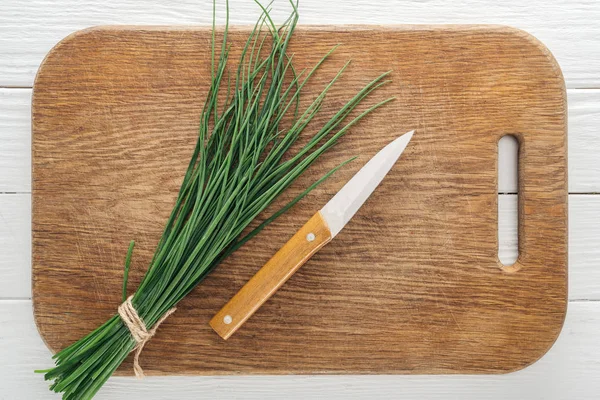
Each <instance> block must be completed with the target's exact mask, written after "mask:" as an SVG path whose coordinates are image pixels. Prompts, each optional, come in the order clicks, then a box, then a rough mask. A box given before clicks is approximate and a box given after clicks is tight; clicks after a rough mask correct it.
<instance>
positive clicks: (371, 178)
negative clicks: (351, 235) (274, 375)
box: [209, 131, 414, 340]
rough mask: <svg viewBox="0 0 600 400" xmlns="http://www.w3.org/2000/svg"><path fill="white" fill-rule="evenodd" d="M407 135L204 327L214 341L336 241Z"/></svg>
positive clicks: (397, 154)
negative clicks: (208, 329) (212, 335)
mask: <svg viewBox="0 0 600 400" xmlns="http://www.w3.org/2000/svg"><path fill="white" fill-rule="evenodd" d="M413 133H414V131H410V132H408V133H405V134H404V135H402V136H400V137H398V138H396V139H395V140H394V141H392V142H391V143H389V144H388V145H386V146H385V147H384V148H383V149H381V150H380V151H379V152H378V153H377V154H375V155H374V156H373V157H372V158H371V159H370V160H369V161H368V162H367V163H366V164H365V165H364V166H363V167H362V168H361V169H360V170H359V171H358V172H357V173H356V174H355V175H354V176H353V177H352V178H351V179H350V180H349V181H348V182H347V183H346V184H345V185H344V187H342V188H341V189H340V191H339V192H337V193H336V194H335V195H334V196H333V198H332V199H331V200H329V202H328V203H327V204H325V206H324V207H323V208H322V209H321V210H320V211H318V212H317V213H316V214H315V215H313V216H312V217H311V218H310V219H309V220H308V222H307V223H306V224H305V225H304V226H303V227H302V228H300V230H299V231H298V232H296V233H295V234H294V236H292V238H291V239H290V240H289V241H288V242H287V243H286V244H285V245H283V247H282V248H281V249H279V251H278V252H277V253H275V255H274V256H273V257H272V258H271V259H270V260H269V261H268V262H267V263H266V264H265V265H264V266H263V267H262V268H261V269H260V270H259V271H258V272H257V273H256V275H254V276H253V277H252V278H251V279H250V280H249V281H248V282H247V283H246V284H245V285H244V286H243V287H242V288H241V289H240V291H239V292H238V293H237V294H236V295H235V296H233V297H232V298H231V300H229V302H227V304H225V306H224V307H223V308H222V309H221V310H220V311H219V312H218V313H217V314H215V316H214V317H213V318H212V319H211V320H210V322H209V325H210V326H211V327H212V328H213V329H214V330H215V332H216V333H217V334H218V335H219V336H221V337H222V338H223V339H225V340H227V339H228V338H229V337H230V336H231V335H232V334H233V333H235V331H237V330H238V329H239V328H240V327H241V326H242V325H243V324H244V322H246V321H247V320H248V318H250V317H251V316H252V314H254V312H256V310H258V309H259V308H260V306H261V305H263V304H264V303H265V302H266V301H267V300H268V299H269V298H270V297H271V296H272V295H273V294H274V293H275V292H276V291H277V289H279V288H280V287H281V286H282V285H283V284H284V283H285V282H286V281H287V280H288V279H289V278H290V277H291V276H292V275H293V274H294V273H295V272H296V271H297V270H298V269H299V268H300V267H301V266H302V265H303V264H304V263H305V262H306V261H307V260H308V259H309V258H310V257H312V255H313V254H315V253H316V252H317V251H319V249H321V248H322V247H323V246H325V245H326V244H327V243H329V242H330V241H331V239H333V238H334V237H335V236H337V234H338V233H339V232H340V231H341V230H342V229H343V228H344V226H346V224H347V223H348V222H349V221H350V220H351V219H352V217H353V216H354V214H356V212H357V211H358V209H360V207H361V206H362V205H363V204H364V203H365V201H366V200H367V199H368V198H369V196H370V195H371V193H373V191H374V190H375V189H376V188H377V186H379V184H380V183H381V181H382V180H383V178H384V177H385V176H386V175H387V174H388V172H389V171H390V170H391V169H392V167H393V166H394V164H395V163H396V161H397V160H398V158H400V155H401V154H402V152H404V149H405V148H406V146H407V145H408V143H409V142H410V140H411V138H412V136H413Z"/></svg>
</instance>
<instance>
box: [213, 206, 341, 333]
mask: <svg viewBox="0 0 600 400" xmlns="http://www.w3.org/2000/svg"><path fill="white" fill-rule="evenodd" d="M308 235H312V237H311V238H310V239H309V238H308ZM330 240H331V232H330V231H329V228H328V226H327V223H326V222H325V220H324V219H323V217H322V216H321V213H320V212H317V213H316V214H315V215H313V216H312V217H311V218H310V219H309V220H308V222H307V223H306V224H304V225H303V226H302V228H300V229H299V230H298V232H296V233H295V234H294V236H292V238H291V239H290V240H288V241H287V242H286V243H285V244H284V245H283V246H282V247H281V248H280V249H279V250H277V253H275V255H274V256H273V257H271V259H270V260H269V261H267V263H266V264H265V265H264V266H263V267H262V268H261V269H260V270H258V272H257V273H256V275H254V276H253V277H252V278H250V280H249V281H248V282H246V284H244V286H243V287H242V288H241V289H240V291H239V292H237V293H236V294H235V295H234V296H233V297H232V298H231V300H229V301H228V302H227V304H225V306H223V308H221V309H220V310H219V312H218V313H216V314H215V316H214V317H213V318H212V319H211V320H210V322H209V325H210V326H211V328H213V329H214V330H215V332H217V334H218V335H219V336H221V337H222V338H223V339H225V340H227V339H229V337H230V336H231V335H233V334H234V333H235V331H237V330H238V329H239V328H240V327H241V326H242V325H243V324H244V322H246V321H247V320H248V318H250V317H251V316H252V315H253V314H254V313H255V312H256V310H258V309H259V308H260V306H262V305H263V304H264V303H265V302H266V301H267V300H268V299H269V298H271V296H273V294H275V292H276V291H277V290H278V289H279V288H280V287H281V286H282V285H283V284H284V283H286V282H287V281H288V279H290V278H291V277H292V275H293V274H294V273H296V271H298V269H299V268H300V267H301V266H303V265H304V264H305V263H306V262H307V261H308V259H309V258H310V257H312V256H313V255H314V254H315V253H316V252H317V251H319V249H320V248H321V247H323V246H325V245H326V244H327V243H329V241H330ZM226 318H227V319H228V320H229V321H227V320H226Z"/></svg>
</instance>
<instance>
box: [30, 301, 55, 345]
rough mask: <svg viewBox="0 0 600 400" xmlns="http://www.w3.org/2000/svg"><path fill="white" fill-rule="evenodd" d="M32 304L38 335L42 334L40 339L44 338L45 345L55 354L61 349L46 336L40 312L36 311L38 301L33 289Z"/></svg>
mask: <svg viewBox="0 0 600 400" xmlns="http://www.w3.org/2000/svg"><path fill="white" fill-rule="evenodd" d="M31 304H32V307H31V312H32V313H33V323H34V324H35V329H36V330H37V332H38V335H40V339H42V342H44V345H45V346H46V348H47V349H48V350H49V351H50V353H52V355H54V354H56V353H57V352H58V351H59V349H57V348H55V347H54V346H52V344H51V343H50V341H49V340H48V338H47V337H46V333H45V332H44V325H43V323H42V321H41V320H40V314H39V313H38V312H36V304H37V301H36V296H35V291H33V294H32V296H31Z"/></svg>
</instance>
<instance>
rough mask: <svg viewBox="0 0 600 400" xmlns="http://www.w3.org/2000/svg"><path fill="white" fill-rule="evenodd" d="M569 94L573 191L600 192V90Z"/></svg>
mask: <svg viewBox="0 0 600 400" xmlns="http://www.w3.org/2000/svg"><path fill="white" fill-rule="evenodd" d="M598 4H600V2H598ZM598 25H600V24H598ZM598 48H600V43H599V45H598ZM567 94H568V103H569V144H568V146H569V192H571V193H574V192H576V193H598V192H600V91H598V90H569V91H567Z"/></svg>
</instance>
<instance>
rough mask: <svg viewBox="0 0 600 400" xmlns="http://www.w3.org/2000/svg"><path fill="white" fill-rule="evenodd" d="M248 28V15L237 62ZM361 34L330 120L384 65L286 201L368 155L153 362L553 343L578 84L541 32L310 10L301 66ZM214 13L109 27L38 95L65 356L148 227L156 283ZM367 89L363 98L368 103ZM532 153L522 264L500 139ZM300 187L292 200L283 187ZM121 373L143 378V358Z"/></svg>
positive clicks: (273, 238)
mask: <svg viewBox="0 0 600 400" xmlns="http://www.w3.org/2000/svg"><path fill="white" fill-rule="evenodd" d="M247 34H248V29H247V28H238V29H234V30H233V32H231V35H230V38H231V43H232V50H231V51H232V55H231V60H237V55H238V54H239V50H240V46H241V42H242V40H243V39H244V38H245V37H246V36H247ZM337 43H343V45H342V46H341V47H340V48H339V49H338V50H337V51H336V52H335V54H334V56H333V57H332V58H331V60H329V61H327V62H326V63H325V65H323V67H322V68H321V70H320V71H319V72H318V74H317V76H316V77H315V79H314V80H313V82H312V83H311V85H310V86H309V87H308V89H307V92H306V95H305V99H306V101H308V100H310V99H312V98H313V97H314V95H315V93H317V91H318V90H320V88H322V87H323V85H324V84H325V83H326V82H328V80H329V79H331V78H332V77H333V75H334V74H335V72H336V71H337V70H338V68H340V67H341V66H342V65H343V63H344V62H345V61H346V60H347V59H350V58H352V59H353V62H352V64H351V66H350V67H349V69H348V70H347V73H346V74H345V75H344V77H343V78H342V79H341V81H340V82H339V84H337V85H336V86H335V88H334V89H332V91H331V93H330V95H329V96H328V98H327V101H326V103H325V106H324V108H323V111H322V113H321V115H322V116H321V117H320V118H317V121H316V123H315V124H313V125H311V126H310V127H309V131H314V129H315V128H316V127H317V126H319V124H323V123H324V121H325V120H326V118H328V117H329V116H331V115H332V113H333V112H334V110H336V109H337V108H338V107H340V106H341V104H342V103H343V102H344V101H345V100H347V99H349V98H350V97H351V96H352V94H353V93H354V92H356V91H357V90H358V88H359V87H361V86H362V85H364V84H365V83H367V82H368V81H369V80H371V79H372V78H374V77H375V76H377V75H378V74H380V73H381V72H383V71H387V70H393V71H394V72H393V74H392V78H393V83H392V84H390V85H388V86H386V87H385V88H383V89H382V90H380V91H379V92H377V93H376V94H375V95H373V96H371V97H370V98H369V99H368V100H367V103H368V104H373V103H374V102H375V101H378V100H381V99H383V98H386V97H388V96H396V97H397V100H396V101H395V102H393V103H391V104H389V105H388V106H386V107H385V108H382V109H380V110H379V111H377V112H375V113H374V114H372V115H370V116H369V117H368V118H366V119H365V120H363V121H362V122H361V123H360V124H359V125H358V126H356V127H355V128H353V129H352V132H351V133H350V134H349V135H348V136H346V137H345V138H344V139H343V140H342V141H341V143H340V144H339V146H337V147H336V148H335V150H334V151H333V152H331V153H329V154H327V155H326V156H325V157H324V158H323V160H322V161H321V162H319V163H318V165H317V166H316V167H315V168H313V169H311V170H310V172H309V173H308V174H307V175H306V176H303V177H302V178H301V179H300V180H299V181H298V182H297V183H296V184H295V185H294V186H293V189H291V190H290V191H289V192H288V193H286V195H285V196H284V197H286V199H283V200H282V201H285V200H287V199H289V198H291V197H292V196H293V195H295V194H297V193H298V192H299V191H300V189H301V188H303V187H305V186H306V185H307V184H309V182H312V181H314V180H315V179H316V178H317V177H318V176H321V175H322V174H323V173H324V172H325V171H326V170H328V169H330V168H331V167H333V166H334V165H337V164H338V163H339V162H341V161H342V160H345V159H347V158H348V157H349V156H352V155H359V158H358V160H357V161H355V162H354V163H352V164H351V165H349V166H347V167H346V168H344V169H343V170H342V171H340V172H339V173H337V174H336V175H335V176H334V177H333V178H332V179H330V180H329V181H327V182H326V183H325V184H324V185H322V186H321V187H320V188H319V189H317V190H315V192H314V193H313V194H311V195H310V196H309V197H308V198H306V199H305V200H304V201H303V202H302V203H301V204H300V205H298V206H296V207H295V208H294V209H293V210H292V211H291V212H289V213H288V214H287V215H285V216H284V217H282V218H280V219H279V220H278V221H276V222H275V223H273V224H272V225H271V226H270V227H269V228H268V229H266V230H265V231H264V232H263V233H261V234H260V235H259V236H258V237H256V238H255V239H253V240H252V242H251V243H249V244H248V245H246V246H245V247H244V248H242V249H241V250H239V251H238V252H237V253H236V254H234V255H233V256H232V257H230V258H229V259H228V260H227V261H226V262H224V263H223V264H222V265H221V266H219V267H218V268H217V270H216V271H215V272H214V273H213V274H212V275H211V276H210V277H209V278H208V279H206V280H205V281H204V282H203V283H202V284H201V285H200V286H199V287H198V288H197V289H196V290H195V291H194V292H193V293H191V294H190V295H189V296H188V297H187V298H186V299H185V300H184V301H182V302H181V304H180V306H179V309H178V311H177V312H176V313H175V314H174V315H173V316H172V317H170V318H169V319H168V320H167V322H165V323H164V325H162V326H161V327H160V329H159V331H158V334H157V335H156V337H154V338H153V339H152V340H151V342H150V343H149V344H148V345H147V346H146V348H145V349H144V352H143V354H142V359H141V361H142V366H143V367H144V369H145V371H146V373H148V374H155V375H163V374H177V375H181V374H288V373H301V374H304V373H369V374H370V373H427V374H430V373H431V374H433V373H502V372H508V371H513V370H517V369H520V368H522V367H525V366H527V365H528V364H530V363H532V362H533V361H535V360H537V359H538V358H539V357H540V356H542V355H543V354H544V353H545V352H546V351H547V350H548V348H549V347H550V346H551V345H552V343H553V342H554V341H555V339H556V337H557V335H558V334H559V332H560V330H561V326H562V324H563V320H564V317H565V312H566V305H567V161H566V156H567V149H566V139H567V136H566V122H567V121H566V96H565V86H564V81H563V78H562V75H561V72H560V69H559V67H558V65H557V63H556V61H555V60H554V58H553V57H552V55H551V54H550V53H549V51H548V50H547V49H546V48H545V47H544V46H543V45H542V44H540V43H539V42H538V41H537V40H536V39H534V38H533V37H531V36H529V35H528V34H526V33H524V32H522V31H518V30H515V29H511V28H507V27H499V26H398V27H379V26H371V27H369V26H366V27H363V26H361V27H347V26H337V27H336V26H334V27H302V28H299V29H298V30H297V33H296V37H295V39H294V41H293V51H294V52H295V58H294V59H295V61H296V65H297V67H298V68H303V67H305V66H312V65H313V64H314V63H316V62H317V60H318V59H319V58H320V57H321V56H322V55H323V54H324V53H325V52H327V50H328V49H330V48H331V47H332V46H334V45H335V44H337ZM209 44H210V30H209V29H207V28H186V27H101V28H93V29H89V30H85V31H81V32H78V33H75V34H73V35H71V36H69V37H68V38H66V39H65V40H63V41H62V42H61V43H59V44H58V45H57V46H56V47H55V48H54V49H53V50H52V51H51V52H50V54H49V55H48V56H47V57H46V59H45V60H44V62H43V64H42V66H41V68H40V70H39V73H38V75H37V78H36V81H35V85H34V94H33V304H34V311H35V319H36V322H37V326H38V328H39V331H40V333H41V335H42V337H43V338H44V340H45V341H46V343H47V345H48V346H49V347H50V348H51V349H52V350H53V351H56V350H58V349H61V348H63V347H65V346H67V345H68V344H70V343H71V342H73V341H74V340H76V339H78V338H80V337H81V336H83V335H85V334H86V333H88V332H89V331H90V330H92V329H93V328H95V327H96V326H98V325H99V324H101V323H103V322H104V321H105V320H106V319H107V318H109V317H110V316H111V315H113V314H114V313H115V312H116V308H117V306H118V305H119V303H120V299H121V282H122V277H123V260H124V257H125V253H126V250H127V245H128V243H129V241H130V240H131V239H135V240H136V242H137V247H136V250H135V252H134V257H133V265H132V275H131V278H130V284H129V291H130V292H132V291H133V290H134V289H135V287H136V286H137V284H138V283H139V281H140V279H141V276H142V274H143V272H144V271H145V270H146V267H147V265H148V263H149V260H150V258H151V256H152V254H153V250H154V248H155V245H156V243H157V240H158V238H159V235H160V233H161V231H162V228H163V224H164V223H165V221H166V218H167V216H168V214H169V212H170V210H171V208H172V205H173V201H174V198H175V195H176V192H177V189H178V186H179V183H180V181H181V179H182V177H183V173H184V171H185V169H186V164H187V162H188V160H189V157H190V155H191V151H192V148H193V145H194V143H195V140H196V139H195V137H196V134H197V130H198V116H199V114H200V110H201V107H202V104H203V102H204V98H205V94H206V90H207V87H208V83H209V79H208V77H209V70H210V52H209V51H208V50H209ZM366 105H367V104H365V105H364V106H365V107H366ZM411 129H416V134H415V136H414V138H413V141H412V142H411V144H410V146H409V147H408V148H407V150H406V152H405V153H404V155H403V156H402V159H401V161H400V162H399V163H398V164H397V165H396V166H395V167H394V169H393V170H392V172H391V173H390V174H389V176H388V177H387V178H386V179H385V180H384V182H383V183H382V185H381V186H380V187H379V189H378V190H377V191H376V192H375V193H374V195H373V196H372V198H371V199H370V200H369V201H368V202H367V203H366V205H365V206H364V207H363V208H362V209H361V210H360V211H359V213H358V214H357V215H356V217H355V218H354V219H353V220H352V221H351V222H350V224H349V225H348V226H347V227H346V229H345V230H343V231H342V232H341V233H340V235H339V236H338V237H336V239H335V240H334V241H333V242H332V243H330V244H329V245H328V246H326V247H325V248H323V249H322V250H321V251H320V252H319V253H318V254H317V255H316V256H314V257H313V258H312V259H311V260H310V261H309V262H308V263H307V264H306V265H305V266H304V267H303V268H301V270H300V271H299V272H298V273H296V274H295V275H294V276H293V277H292V278H291V280H290V281H289V282H288V283H286V284H285V285H284V287H283V288H282V289H281V290H280V291H279V292H277V293H276V294H275V296H274V297H273V298H272V299H271V300H270V301H269V302H268V303H267V304H265V305H264V306H263V307H262V308H261V309H260V310H259V311H258V312H257V313H256V314H255V315H254V316H253V317H252V318H251V319H250V320H249V321H248V322H247V323H246V324H245V325H244V326H243V327H242V329H240V331H238V332H237V333H236V334H235V335H234V336H233V337H232V338H231V339H229V340H228V341H223V340H222V339H221V338H219V337H218V336H217V335H216V334H215V333H214V332H213V331H212V330H211V329H210V327H209V326H208V321H209V319H210V318H211V317H212V316H213V315H214V314H215V313H216V312H217V311H218V310H219V309H220V308H221V307H222V306H223V305H224V304H225V303H226V302H227V300H229V299H230V298H231V296H232V295H233V294H234V293H236V292H237V290H239V289H240V287H241V286H242V285H243V284H244V283H245V282H246V281H247V280H248V279H249V278H250V277H251V276H252V275H253V274H254V273H255V272H256V271H257V270H258V269H259V268H260V267H261V266H262V265H263V264H264V263H265V262H266V261H267V260H268V259H269V258H270V257H271V256H272V255H273V254H274V253H275V251H276V250H277V249H278V248H279V247H280V246H281V245H282V244H283V243H284V242H285V241H287V239H288V238H289V237H290V236H291V235H292V234H293V233H294V232H295V231H296V230H297V229H298V228H299V227H300V226H301V225H302V224H303V223H304V222H306V220H307V219H308V218H309V217H310V216H311V215H312V214H314V213H315V212H316V211H317V210H318V209H320V208H321V206H322V205H323V204H325V202H326V201H327V200H328V199H329V198H330V197H331V196H332V195H333V194H334V193H335V192H336V191H337V190H339V189H340V188H341V186H342V185H343V184H344V183H345V182H346V181H347V180H348V179H349V178H350V177H351V176H352V175H353V174H354V173H355V172H356V171H357V170H358V169H359V168H360V167H361V166H362V165H363V164H364V163H365V162H366V161H367V160H368V159H369V158H370V157H371V156H373V155H374V154H375V153H376V152H377V151H378V150H379V149H380V148H381V147H382V146H383V145H384V144H386V143H388V142H389V141H390V140H391V139H393V138H395V137H397V136H398V135H399V134H401V133H404V132H406V131H408V130H411ZM506 134H513V135H515V136H516V137H517V138H518V140H519V143H520V154H519V163H520V170H519V201H520V203H519V260H518V262H517V264H515V265H514V266H511V267H503V266H502V265H501V264H500V263H499V261H498V256H497V253H498V239H497V215H498V211H497V197H498V196H497V171H496V169H497V147H498V146H497V145H498V140H499V138H500V137H502V136H503V135H506ZM280 204H281V203H280ZM120 371H121V373H124V374H131V362H130V360H128V361H127V362H126V363H125V364H124V365H123V367H122V368H121V370H120Z"/></svg>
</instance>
